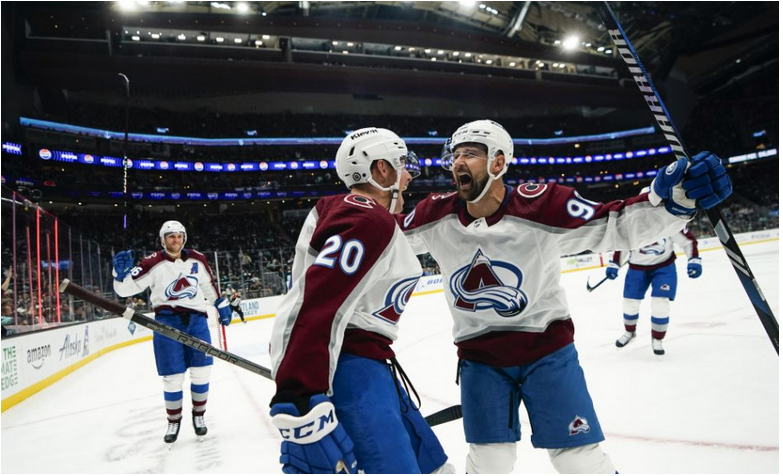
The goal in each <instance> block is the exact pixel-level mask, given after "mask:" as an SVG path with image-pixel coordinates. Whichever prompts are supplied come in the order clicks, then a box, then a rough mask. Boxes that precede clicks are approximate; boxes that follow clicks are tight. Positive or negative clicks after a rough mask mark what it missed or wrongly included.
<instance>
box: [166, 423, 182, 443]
mask: <svg viewBox="0 0 783 476" xmlns="http://www.w3.org/2000/svg"><path fill="white" fill-rule="evenodd" d="M179 424H180V421H170V422H169V426H168V428H166V436H164V437H163V441H165V442H166V443H174V442H175V441H177V436H179Z"/></svg>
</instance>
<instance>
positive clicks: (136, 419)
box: [0, 241, 780, 474]
mask: <svg viewBox="0 0 783 476" xmlns="http://www.w3.org/2000/svg"><path fill="white" fill-rule="evenodd" d="M743 253H745V256H746V258H747V260H748V262H749V263H750V266H751V268H752V270H753V272H754V273H755V275H756V278H757V280H758V281H759V283H760V285H761V288H762V290H763V292H764V294H765V295H766V297H767V299H768V300H769V302H770V305H771V307H772V310H773V312H774V313H775V315H778V313H779V293H778V286H779V242H778V241H773V242H768V243H761V244H753V245H748V246H744V247H743ZM703 258H704V263H703V264H704V274H703V275H702V276H701V277H700V278H698V279H695V280H694V279H688V278H687V277H686V274H685V272H684V268H685V260H684V259H678V260H677V263H678V264H677V267H678V270H679V273H680V274H679V278H680V288H679V293H678V297H677V300H676V301H675V302H674V303H673V305H672V312H671V324H670V326H669V332H668V334H667V337H666V339H665V341H664V346H665V349H666V355H665V356H662V357H658V356H655V355H653V353H652V350H651V347H650V339H649V326H650V323H649V299H648V300H646V301H645V302H644V303H643V305H642V314H641V318H640V321H639V328H638V330H639V332H638V334H639V337H637V339H636V340H634V341H633V342H632V343H631V344H629V345H628V346H627V347H626V348H624V349H617V348H616V347H615V345H614V341H615V339H616V338H617V337H618V336H619V335H620V334H621V333H622V332H623V326H622V310H621V294H622V282H623V279H622V278H623V276H624V272H622V271H621V274H620V278H619V279H618V280H616V281H613V282H606V283H604V284H603V285H602V286H601V287H600V288H598V289H596V290H595V291H593V292H592V293H588V292H587V291H586V289H585V282H586V280H587V279H588V278H589V279H590V281H591V283H595V282H597V281H598V280H600V279H601V278H602V277H603V273H602V272H601V270H597V269H596V270H589V271H580V272H573V273H566V274H564V275H563V276H562V284H563V286H565V287H566V289H567V290H568V296H569V300H570V302H569V304H570V307H571V312H572V315H573V319H574V322H575V326H576V347H577V349H578V351H579V355H580V360H581V363H582V366H583V368H584V370H585V373H586V375H587V382H588V387H589V389H590V392H591V395H592V398H593V401H594V402H595V406H596V409H597V412H598V416H599V418H600V420H601V425H602V427H603V429H604V431H605V433H606V441H605V442H604V443H602V447H603V449H604V451H605V452H607V453H608V454H609V455H610V456H611V458H612V460H613V461H614V463H615V465H616V467H617V468H618V470H619V471H620V472H621V473H744V474H747V473H778V472H779V461H778V458H779V457H778V453H779V450H778V441H779V436H778V435H779V426H780V425H779V421H780V420H779V411H778V401H779V400H778V357H777V355H776V354H775V351H774V349H773V347H772V345H771V343H770V341H769V339H768V338H767V336H766V334H765V332H764V329H763V328H762V326H761V323H760V322H759V319H758V317H757V316H756V314H755V312H754V310H753V308H752V307H751V304H750V302H749V301H748V298H747V297H746V295H745V292H744V291H743V289H742V287H741V285H740V283H739V280H738V279H737V277H736V275H735V272H734V270H733V268H732V267H731V265H730V264H729V261H728V259H727V258H726V255H725V253H724V252H723V251H722V250H720V249H718V250H714V251H706V252H704V253H703ZM527 279H534V277H527ZM271 324H272V322H271V320H270V319H267V320H259V321H251V322H249V323H247V324H241V323H235V324H232V325H231V326H230V327H229V329H228V344H229V350H230V351H232V352H234V353H237V354H239V355H241V356H243V357H245V358H248V359H250V360H252V361H254V362H258V363H260V364H262V365H264V366H269V358H268V354H267V349H268V335H269V330H270V328H271ZM450 327H451V324H450V317H449V315H448V312H447V310H446V306H445V301H444V295H443V294H442V293H438V294H431V295H422V296H416V297H414V298H412V299H411V302H410V304H409V307H408V309H407V310H406V312H405V315H404V316H403V319H402V323H401V338H400V340H399V341H398V342H397V343H396V344H395V346H394V347H395V349H396V351H397V353H398V357H399V360H400V362H401V364H402V365H403V367H404V368H405V370H406V371H407V373H408V374H409V376H410V377H411V379H412V380H413V383H414V385H415V386H416V388H417V390H418V391H419V394H420V395H421V397H422V400H423V404H424V405H423V408H422V412H423V413H424V414H430V413H433V412H435V411H437V410H440V409H441V408H444V407H446V406H450V405H453V404H456V403H459V393H458V387H457V386H456V385H455V383H454V378H455V370H456V352H455V348H454V346H453V345H452V340H451V337H450V336H451V332H450ZM273 393H274V385H273V383H272V382H270V381H268V380H266V379H264V378H262V377H259V376H257V375H255V374H253V373H250V372H248V371H246V370H244V369H241V368H238V367H234V366H232V365H229V364H226V363H224V362H221V361H216V363H215V366H214V367H213V373H212V381H211V385H210V395H209V403H208V407H207V408H208V410H207V414H206V418H207V423H208V426H209V434H208V435H207V437H206V440H205V441H203V442H198V441H197V440H196V438H195V435H194V434H193V430H192V427H191V426H190V422H189V420H187V417H188V414H189V411H190V409H189V402H188V401H187V399H186V404H185V415H186V420H183V421H184V422H185V425H183V428H182V431H181V432H180V437H179V441H177V443H175V444H174V445H173V447H171V449H169V447H168V445H166V444H165V443H163V434H164V432H165V428H166V418H165V413H164V409H163V399H162V387H161V382H160V379H159V377H158V376H157V375H156V372H155V364H154V359H153V355H152V344H151V343H150V342H145V343H142V344H138V345H134V346H130V347H126V348H122V349H119V350H116V351H114V352H111V353H109V354H107V355H105V356H103V357H101V358H99V359H97V360H95V361H93V362H92V363H90V364H88V365H86V366H85V367H83V368H81V369H79V370H77V371H75V372H73V373H71V374H70V375H68V376H66V377H65V378H63V379H62V380H60V381H58V382H56V383H54V384H53V385H51V386H50V387H48V388H46V389H44V390H43V391H41V392H39V393H37V394H35V395H33V396H32V397H30V398H28V399H27V400H25V401H23V402H22V403H20V404H18V405H16V406H15V407H12V408H11V409H9V410H7V411H6V412H4V413H3V414H2V466H1V468H0V469H2V472H3V473H279V472H280V466H279V465H278V462H277V461H278V456H279V453H278V450H279V445H280V437H279V435H278V434H277V432H276V430H275V429H274V428H273V426H272V425H271V423H270V419H269V416H268V411H269V409H268V404H269V400H270V398H271V397H272V394H273ZM186 395H187V392H186ZM521 419H522V424H523V428H522V434H523V437H522V441H521V442H520V443H519V445H518V459H517V464H516V468H515V472H517V473H553V472H554V470H553V468H552V466H551V465H550V463H549V459H548V456H547V453H546V451H544V450H537V449H534V448H533V447H532V446H531V444H530V440H529V432H530V427H529V425H528V424H527V421H528V420H527V414H526V412H525V411H524V410H521ZM435 431H436V433H437V434H438V436H439V437H440V439H441V441H442V443H443V445H444V447H445V448H446V451H447V453H448V454H449V457H450V461H451V462H452V463H453V464H454V465H455V466H456V469H457V472H458V473H464V469H465V454H466V451H467V446H466V444H465V443H464V439H463V432H462V425H461V423H460V422H452V423H447V424H444V425H442V426H438V427H436V428H435Z"/></svg>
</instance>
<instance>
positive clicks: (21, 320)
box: [2, 187, 113, 336]
mask: <svg viewBox="0 0 783 476" xmlns="http://www.w3.org/2000/svg"><path fill="white" fill-rule="evenodd" d="M2 271H3V274H2V276H3V284H2V293H3V294H2V296H3V297H2V332H3V336H6V335H10V334H21V333H25V332H31V331H38V330H42V329H48V328H51V327H56V326H62V325H68V324H71V323H76V322H85V321H92V320H95V319H102V318H105V317H108V316H107V313H106V312H105V311H103V310H102V309H100V308H96V307H95V306H93V305H91V304H87V303H84V302H83V301H81V300H79V299H74V298H73V297H72V296H70V295H67V294H60V293H59V292H58V289H59V283H60V282H61V281H62V280H63V279H65V278H68V279H70V280H71V281H73V282H76V283H79V284H81V285H82V286H85V287H87V288H88V289H90V290H92V291H94V292H96V293H99V294H101V295H103V296H105V297H109V298H111V297H113V293H112V284H111V280H112V276H111V253H110V250H108V249H106V247H105V246H104V247H101V245H100V244H99V243H98V242H96V241H94V240H91V239H90V238H89V237H88V236H87V235H85V234H83V233H81V232H80V231H78V230H75V229H73V228H71V227H69V226H67V225H65V224H63V223H62V222H61V221H60V220H59V219H58V217H56V216H55V215H52V214H51V213H49V212H47V211H46V210H45V209H43V208H41V207H40V206H38V205H37V204H35V203H33V202H32V201H30V200H28V199H27V198H25V197H24V196H22V195H21V194H19V193H17V192H15V191H13V190H11V189H9V188H7V187H2Z"/></svg>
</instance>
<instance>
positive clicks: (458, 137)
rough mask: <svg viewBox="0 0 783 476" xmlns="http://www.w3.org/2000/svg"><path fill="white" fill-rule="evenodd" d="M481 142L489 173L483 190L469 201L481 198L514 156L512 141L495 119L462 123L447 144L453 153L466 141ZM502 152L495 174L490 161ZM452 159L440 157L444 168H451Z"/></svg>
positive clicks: (503, 172) (473, 201)
mask: <svg viewBox="0 0 783 476" xmlns="http://www.w3.org/2000/svg"><path fill="white" fill-rule="evenodd" d="M471 142H473V143H477V144H483V145H484V146H486V148H487V158H488V160H487V173H488V174H489V180H487V184H486V185H485V186H484V190H482V191H481V193H480V194H479V196H478V197H477V198H476V199H474V200H471V201H470V203H476V202H478V201H479V200H481V199H482V198H483V197H484V195H485V194H486V193H487V191H488V190H489V187H490V186H491V185H492V182H494V181H495V180H497V179H499V178H500V177H502V176H503V174H505V173H506V171H507V170H508V164H509V162H510V161H511V158H512V157H514V141H513V140H512V139H511V136H510V135H509V134H508V132H506V130H505V129H504V128H503V126H501V125H500V124H498V123H497V122H495V121H490V120H488V119H482V120H479V121H473V122H468V123H467V124H464V125H462V126H461V127H460V128H459V129H457V131H456V132H455V133H454V134H452V136H451V143H450V144H449V147H450V152H451V153H452V154H453V153H454V149H456V148H457V147H459V146H460V145H462V144H467V143H471ZM498 154H503V155H505V156H506V161H505V163H504V164H503V170H501V171H500V172H498V174H497V175H495V174H493V173H492V170H491V169H492V161H493V159H494V158H495V156H496V155H498ZM453 163H454V161H453V158H452V157H449V156H447V157H445V158H441V164H442V166H443V168H445V169H446V170H451V166H452V165H453Z"/></svg>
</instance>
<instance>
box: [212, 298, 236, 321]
mask: <svg viewBox="0 0 783 476" xmlns="http://www.w3.org/2000/svg"><path fill="white" fill-rule="evenodd" d="M215 307H216V308H217V312H218V321H219V322H220V324H221V325H223V326H227V325H229V324H231V316H232V314H233V312H231V306H230V305H229V303H228V299H226V298H224V297H220V298H218V300H217V301H215Z"/></svg>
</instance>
